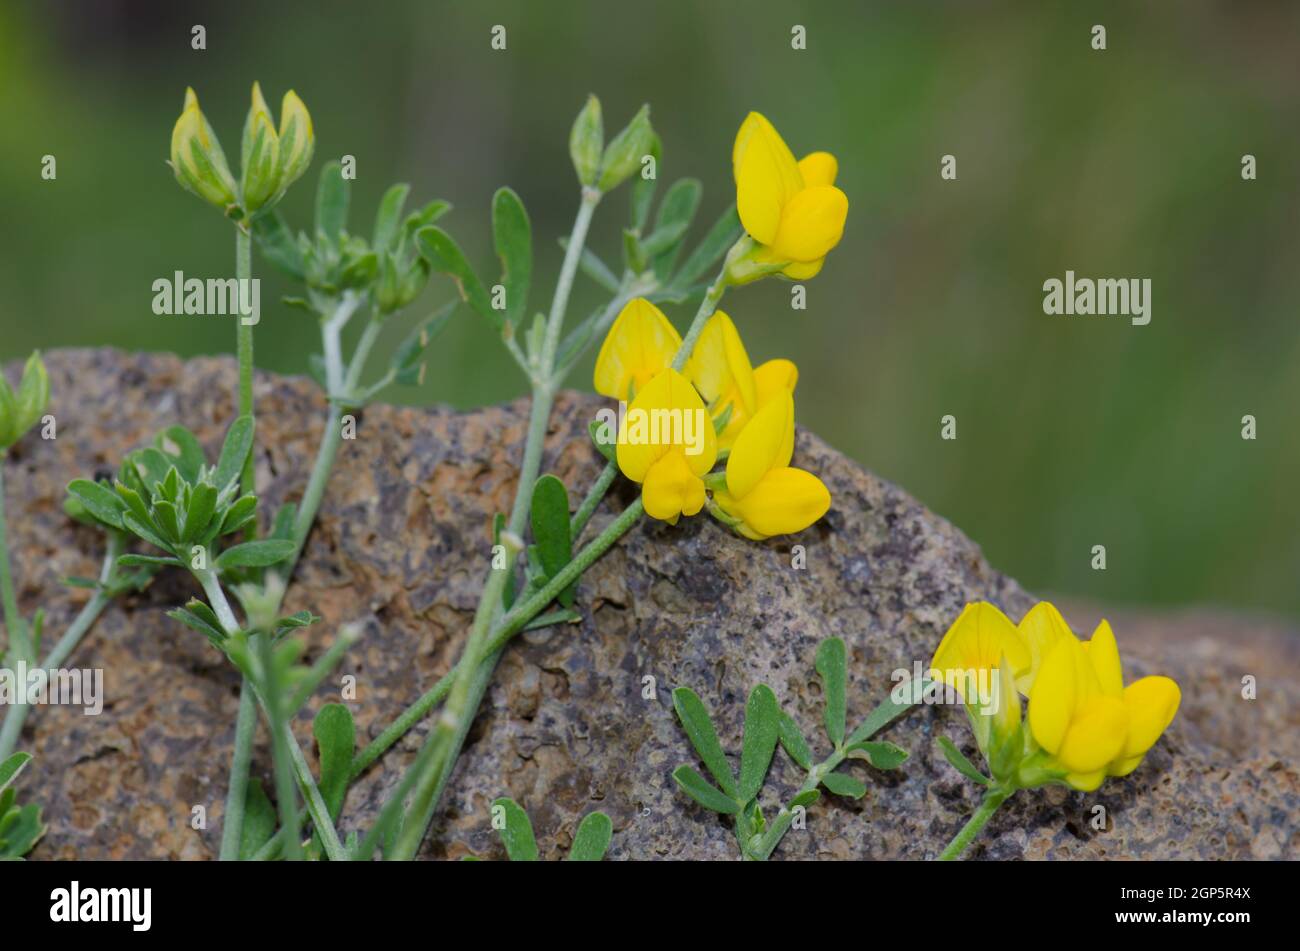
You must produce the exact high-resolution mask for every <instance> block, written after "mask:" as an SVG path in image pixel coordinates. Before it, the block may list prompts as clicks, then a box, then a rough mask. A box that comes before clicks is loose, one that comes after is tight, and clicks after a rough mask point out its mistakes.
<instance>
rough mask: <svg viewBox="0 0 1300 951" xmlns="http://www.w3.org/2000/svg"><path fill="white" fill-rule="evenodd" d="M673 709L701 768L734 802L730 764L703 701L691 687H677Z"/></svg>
mask: <svg viewBox="0 0 1300 951" xmlns="http://www.w3.org/2000/svg"><path fill="white" fill-rule="evenodd" d="M673 708H674V709H675V710H676V711H677V719H679V720H680V721H681V723H682V728H683V729H684V730H685V731H686V735H687V737H689V738H690V741H691V745H692V746H693V747H695V752H696V753H698V754H699V757H700V761H701V762H702V763H704V768H705V769H707V770H708V771H709V774H710V775H711V776H713V778H714V780H715V781H716V782H717V784H718V785H719V786H721V787H722V791H723V792H724V793H726V794H727V795H728V796H730V797H731V798H732V799H736V798H737V797H738V796H739V789H738V788H737V787H736V777H735V775H734V774H733V773H732V772H731V764H729V763H728V762H727V754H726V753H724V752H722V744H721V743H719V742H718V734H717V731H716V730H714V729H713V721H712V720H711V719H710V718H709V711H708V709H706V708H705V706H704V702H703V701H702V700H700V698H699V697H698V696H696V695H695V692H694V691H693V690H691V689H690V688H688V687H678V688H677V689H676V690H674V691H673ZM719 811H720V810H719Z"/></svg>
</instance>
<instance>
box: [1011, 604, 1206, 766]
mask: <svg viewBox="0 0 1300 951" xmlns="http://www.w3.org/2000/svg"><path fill="white" fill-rule="evenodd" d="M1180 699H1181V694H1180V691H1179V689H1178V684H1176V683H1175V682H1174V681H1173V680H1171V679H1170V678H1168V677H1143V678H1142V679H1141V680H1139V681H1137V682H1136V683H1133V684H1130V685H1129V686H1128V687H1125V686H1124V678H1123V670H1122V667H1121V663H1120V657H1119V648H1118V646H1117V645H1116V642H1115V634H1114V632H1113V631H1111V628H1110V625H1109V624H1108V623H1107V622H1105V621H1102V622H1101V624H1099V625H1098V626H1097V629H1096V631H1094V632H1093V635H1092V640H1091V641H1088V642H1087V643H1083V642H1080V641H1079V640H1078V638H1076V637H1074V635H1073V634H1070V636H1068V637H1060V638H1058V639H1057V640H1056V641H1055V643H1054V644H1053V645H1052V646H1051V648H1050V650H1049V651H1048V652H1047V654H1046V656H1045V657H1044V658H1043V661H1042V664H1041V666H1040V667H1039V669H1038V671H1037V675H1036V677H1035V678H1034V681H1033V686H1032V688H1031V689H1030V692H1029V717H1028V719H1029V727H1030V730H1031V731H1032V732H1033V736H1034V740H1035V741H1036V742H1037V743H1038V745H1039V746H1040V747H1042V748H1043V749H1044V750H1045V751H1047V753H1049V754H1050V755H1051V758H1052V762H1053V764H1054V765H1057V766H1059V767H1060V768H1061V769H1062V770H1064V771H1065V772H1066V773H1067V775H1066V782H1067V783H1069V784H1070V785H1071V786H1073V787H1074V788H1075V789H1080V790H1084V791H1089V790H1093V789H1096V788H1097V787H1098V786H1099V785H1101V782H1102V780H1104V779H1105V778H1106V776H1108V775H1109V776H1126V775H1128V774H1129V773H1131V772H1132V771H1133V770H1134V769H1136V768H1137V766H1138V764H1139V763H1140V762H1141V761H1142V757H1143V756H1145V755H1146V753H1147V751H1148V750H1149V749H1151V747H1152V746H1153V745H1154V744H1155V742H1156V740H1158V739H1159V738H1160V735H1161V734H1162V733H1164V731H1165V729H1166V728H1167V727H1168V726H1169V724H1170V723H1171V722H1172V721H1173V718H1174V715H1175V714H1176V713H1177V712H1178V704H1179V701H1180Z"/></svg>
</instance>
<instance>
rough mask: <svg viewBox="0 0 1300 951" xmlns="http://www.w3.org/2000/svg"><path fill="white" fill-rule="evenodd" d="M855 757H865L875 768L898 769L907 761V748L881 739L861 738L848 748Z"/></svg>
mask: <svg viewBox="0 0 1300 951" xmlns="http://www.w3.org/2000/svg"><path fill="white" fill-rule="evenodd" d="M848 752H849V754H850V755H853V756H854V758H855V759H865V760H866V761H867V762H868V763H870V764H871V765H872V766H874V767H876V769H898V767H900V766H902V765H903V763H905V762H906V761H907V750H905V749H903V748H902V747H901V746H897V745H895V744H893V743H889V742H886V741H883V740H863V741H862V742H861V743H854V744H853V745H852V746H850V747H849V748H848Z"/></svg>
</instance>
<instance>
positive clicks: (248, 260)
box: [235, 227, 257, 538]
mask: <svg viewBox="0 0 1300 951" xmlns="http://www.w3.org/2000/svg"><path fill="white" fill-rule="evenodd" d="M252 278H253V236H252V234H251V233H250V232H249V231H248V230H246V229H245V228H243V227H236V228H235V279H236V280H237V281H238V282H239V287H240V292H241V293H243V292H244V288H247V287H249V282H250V281H252ZM235 327H236V330H235V335H236V336H235V348H236V351H237V353H238V355H239V415H240V416H252V415H253V325H252V324H250V323H248V322H246V321H245V320H244V317H243V315H242V314H239V315H237V316H236V320H235ZM256 456H257V453H256V452H255V451H250V452H249V454H248V458H247V459H245V460H244V470H243V474H242V475H241V476H240V482H239V484H240V491H241V492H256V491H257V483H256V473H257V466H256V463H255V458H256ZM247 534H248V537H249V538H256V537H257V525H256V519H254V520H253V521H252V522H250V523H249V529H248V532H247Z"/></svg>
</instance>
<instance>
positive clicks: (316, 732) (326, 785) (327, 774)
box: [311, 703, 357, 819]
mask: <svg viewBox="0 0 1300 951" xmlns="http://www.w3.org/2000/svg"><path fill="white" fill-rule="evenodd" d="M311 731H312V735H313V736H315V737H316V745H317V747H318V748H319V750H320V783H319V786H320V794H321V798H323V799H324V800H325V805H326V806H327V807H328V808H329V813H330V818H331V819H337V818H338V816H339V810H341V809H342V808H343V799H344V797H345V796H346V795H347V791H348V779H349V778H350V776H351V773H352V757H353V754H354V753H355V752H356V742H357V741H356V737H357V734H356V727H355V726H354V725H353V723H352V713H351V711H349V710H348V708H347V707H345V706H343V704H341V703H327V704H325V706H323V707H321V709H320V712H319V713H317V714H316V719H315V720H314V721H312V727H311Z"/></svg>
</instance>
